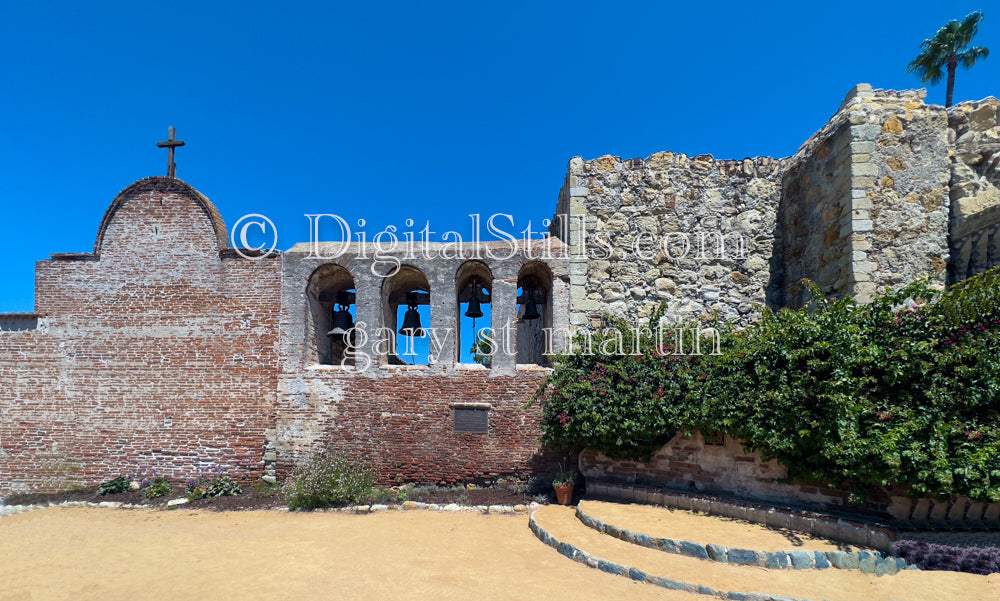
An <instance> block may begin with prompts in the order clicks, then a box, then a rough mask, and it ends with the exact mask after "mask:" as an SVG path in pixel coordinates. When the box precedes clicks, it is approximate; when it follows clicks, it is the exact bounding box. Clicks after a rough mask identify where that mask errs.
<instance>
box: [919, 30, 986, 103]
mask: <svg viewBox="0 0 1000 601" xmlns="http://www.w3.org/2000/svg"><path fill="white" fill-rule="evenodd" d="M982 20H983V13H981V12H979V11H976V12H974V13H969V15H968V16H966V17H965V19H964V20H963V21H962V22H961V23H959V22H958V21H949V22H948V24H947V25H945V26H944V27H942V28H941V29H939V30H938V32H937V33H936V34H934V37H933V38H931V39H929V40H924V41H923V43H922V44H920V48H921V49H922V50H923V51H922V52H921V53H920V54H919V55H917V58H915V59H913V62H911V63H910V64H909V65H908V66H907V67H906V72H907V73H916V74H917V77H919V78H920V81H921V82H922V83H926V84H931V85H934V84H936V83H938V82H939V81H941V76H942V75H944V73H943V71H942V67H945V66H947V67H948V94H947V97H946V99H945V103H944V105H945V106H946V107H949V106H951V98H952V95H953V94H954V92H955V68H956V67H958V65H960V64H961V65H962V66H964V67H965V68H966V69H969V68H971V67H972V65H974V64H975V63H976V61H977V60H979V59H981V58H986V57H987V56H989V54H990V50H989V48H984V47H982V46H973V47H972V48H966V47H967V46H968V45H969V43H970V42H972V38H974V37H976V32H978V31H979V23H980V22H982Z"/></svg>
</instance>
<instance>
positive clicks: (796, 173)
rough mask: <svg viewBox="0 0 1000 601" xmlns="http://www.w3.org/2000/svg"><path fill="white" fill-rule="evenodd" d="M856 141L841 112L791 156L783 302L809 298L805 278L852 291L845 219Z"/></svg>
mask: <svg viewBox="0 0 1000 601" xmlns="http://www.w3.org/2000/svg"><path fill="white" fill-rule="evenodd" d="M845 102H846V101H845ZM838 114H839V113H838ZM851 144H852V141H851V133H850V126H849V124H848V123H847V122H846V121H845V120H844V119H838V118H837V117H836V116H835V117H834V118H833V119H832V120H831V121H830V122H829V123H827V124H826V126H825V127H824V128H823V129H821V130H820V131H818V132H817V133H815V134H814V135H813V136H812V137H811V138H810V139H809V140H808V141H807V142H806V143H805V144H803V145H802V148H800V149H799V151H798V152H797V153H796V154H795V156H793V157H792V158H790V159H788V160H787V161H786V170H785V172H784V174H783V175H782V177H781V180H782V184H781V186H782V190H781V203H780V205H779V207H778V209H777V211H778V215H777V222H778V228H777V240H776V253H775V254H776V260H775V262H774V263H775V264H776V265H778V266H780V270H776V272H777V275H778V278H777V288H778V291H777V295H776V300H777V302H776V303H775V304H776V305H777V306H779V307H800V306H802V305H803V304H805V303H806V302H808V300H809V298H810V296H809V291H808V290H807V289H806V287H804V286H803V284H802V280H803V279H809V280H810V281H812V282H813V283H814V284H816V285H817V286H819V288H820V290H822V292H823V293H824V294H825V295H827V296H843V295H845V294H848V292H849V285H848V283H849V280H850V275H851V260H850V259H851V252H850V247H851V237H850V229H849V228H844V227H843V224H844V222H845V221H846V223H847V224H850V214H851V151H852V149H851Z"/></svg>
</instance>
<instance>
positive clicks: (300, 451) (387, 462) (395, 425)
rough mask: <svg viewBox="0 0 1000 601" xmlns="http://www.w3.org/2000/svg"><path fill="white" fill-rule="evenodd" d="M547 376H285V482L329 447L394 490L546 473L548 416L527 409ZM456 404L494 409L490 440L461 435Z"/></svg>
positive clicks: (281, 409)
mask: <svg viewBox="0 0 1000 601" xmlns="http://www.w3.org/2000/svg"><path fill="white" fill-rule="evenodd" d="M543 377H544V376H543V375H542V374H540V373H521V374H518V375H515V376H495V377H491V376H490V375H489V372H488V371H486V370H482V371H473V372H469V373H466V374H454V375H435V376H431V375H426V374H422V373H415V374H406V373H405V372H400V373H396V374H393V375H391V376H388V377H382V378H371V377H365V376H364V375H361V374H358V373H357V372H355V371H353V370H351V371H348V370H344V369H340V368H337V367H325V368H321V369H315V370H311V371H310V372H309V373H308V374H305V375H301V376H298V375H290V376H286V377H284V378H283V379H282V382H281V387H280V390H281V394H280V395H279V401H278V406H277V416H278V417H277V420H278V421H277V444H276V447H277V451H278V453H277V455H278V474H279V479H280V478H281V477H282V476H284V475H287V474H288V472H289V471H290V470H291V468H292V467H293V466H294V465H295V463H296V462H297V461H300V460H301V459H303V458H305V457H308V456H309V455H310V454H312V453H314V452H316V451H318V450H321V449H324V448H332V449H336V450H337V451H340V452H343V453H345V454H347V455H350V456H352V457H354V458H357V459H363V460H365V461H368V462H370V463H371V465H372V466H373V467H374V468H375V471H376V473H377V475H378V480H379V481H380V482H382V483H386V484H391V483H395V482H415V483H420V484H454V483H460V482H467V481H490V480H496V479H497V478H499V477H504V476H526V475H527V474H528V473H529V472H530V471H531V470H532V469H533V468H536V467H538V468H541V469H545V468H547V467H550V466H549V465H547V463H550V462H547V460H546V459H545V458H544V457H543V456H542V455H541V454H540V452H541V447H540V444H539V436H540V431H539V429H538V423H539V420H540V413H541V410H540V407H539V405H538V404H534V405H532V406H531V407H528V408H525V407H524V404H525V402H526V401H527V400H528V399H529V398H530V397H531V395H532V394H533V393H534V392H535V390H536V389H537V388H538V385H539V384H540V383H541V379H542V378H543ZM456 405H457V406H463V405H464V406H488V407H489V431H488V433H486V434H471V433H457V432H455V431H454V414H453V411H454V407H455V406H456Z"/></svg>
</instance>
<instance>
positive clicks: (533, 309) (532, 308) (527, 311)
mask: <svg viewBox="0 0 1000 601" xmlns="http://www.w3.org/2000/svg"><path fill="white" fill-rule="evenodd" d="M541 316H542V314H541V313H539V312H538V305H536V304H535V301H533V300H529V301H528V302H527V303H525V304H524V315H522V316H521V318H522V319H538V318H539V317H541Z"/></svg>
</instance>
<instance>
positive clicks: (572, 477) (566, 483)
mask: <svg viewBox="0 0 1000 601" xmlns="http://www.w3.org/2000/svg"><path fill="white" fill-rule="evenodd" d="M575 481H576V471H575V470H573V469H566V467H565V465H564V464H563V463H560V464H559V473H558V474H556V477H555V479H554V480H552V488H553V489H555V491H556V500H557V501H558V502H559V504H560V505H569V504H570V502H571V501H572V500H573V483H574V482H575Z"/></svg>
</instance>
